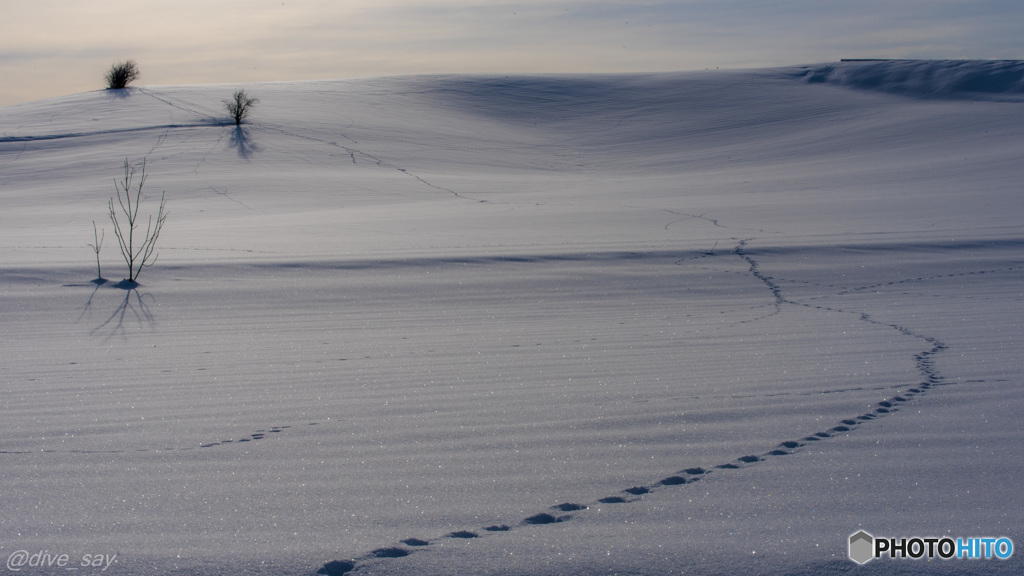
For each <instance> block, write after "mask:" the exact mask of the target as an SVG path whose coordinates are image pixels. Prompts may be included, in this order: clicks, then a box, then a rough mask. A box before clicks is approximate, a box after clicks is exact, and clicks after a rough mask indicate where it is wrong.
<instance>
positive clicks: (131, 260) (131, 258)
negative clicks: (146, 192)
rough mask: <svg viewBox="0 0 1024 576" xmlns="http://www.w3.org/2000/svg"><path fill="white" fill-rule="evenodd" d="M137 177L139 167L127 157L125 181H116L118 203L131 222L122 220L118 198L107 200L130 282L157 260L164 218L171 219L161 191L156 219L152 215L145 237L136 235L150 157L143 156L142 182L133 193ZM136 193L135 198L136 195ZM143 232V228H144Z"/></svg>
mask: <svg viewBox="0 0 1024 576" xmlns="http://www.w3.org/2000/svg"><path fill="white" fill-rule="evenodd" d="M134 178H135V168H133V167H132V166H130V165H129V164H128V159H127V158H125V160H124V180H121V181H118V180H114V188H115V189H116V190H117V203H118V205H119V206H120V207H121V212H120V213H121V214H123V215H124V218H125V220H127V224H126V225H124V224H122V223H121V221H120V220H118V212H117V210H115V208H114V199H113V198H111V199H110V201H109V202H108V203H107V204H108V208H109V209H110V221H111V222H113V223H114V234H115V235H116V236H117V242H118V245H119V246H120V247H121V255H122V256H124V261H125V264H127V265H128V278H127V281H128V282H129V283H132V284H134V283H135V282H137V281H138V278H139V273H140V272H142V269H143V268H148V267H149V266H152V265H153V264H154V263H155V262H156V255H155V252H154V250H155V249H156V240H157V238H159V237H160V231H161V230H163V227H164V221H165V220H166V219H167V210H166V205H165V202H164V195H163V193H161V194H160V208H159V209H158V210H157V214H156V220H154V219H153V216H152V215H150V216H149V222H148V224H146V233H145V234H144V235H142V236H141V241H137V240H140V239H138V238H136V235H135V230H136V228H138V227H139V224H140V222H139V221H138V217H139V204H140V203H141V202H142V187H143V185H145V183H146V159H145V158H143V159H142V172H141V174H140V175H139V183H138V185H137V186H135V191H134V192H132V180H133V179H134ZM133 195H134V198H132V196H133ZM140 232H141V230H140Z"/></svg>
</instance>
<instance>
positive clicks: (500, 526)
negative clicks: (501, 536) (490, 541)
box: [484, 524, 511, 532]
mask: <svg viewBox="0 0 1024 576" xmlns="http://www.w3.org/2000/svg"><path fill="white" fill-rule="evenodd" d="M484 530H487V531H488V532H508V531H509V530H511V528H509V527H508V526H506V525H504V524H495V525H494V526H488V527H487V528H484Z"/></svg>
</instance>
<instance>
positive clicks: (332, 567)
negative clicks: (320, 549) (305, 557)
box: [316, 560, 356, 576]
mask: <svg viewBox="0 0 1024 576" xmlns="http://www.w3.org/2000/svg"><path fill="white" fill-rule="evenodd" d="M355 567H356V563H355V562H343V561H341V560H331V561H330V562H328V563H326V564H324V565H323V566H321V567H320V569H319V570H317V571H316V573H317V574H321V575H322V576H345V574H348V573H349V572H351V571H352V570H354V569H355Z"/></svg>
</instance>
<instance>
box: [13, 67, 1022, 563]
mask: <svg viewBox="0 0 1024 576" xmlns="http://www.w3.org/2000/svg"><path fill="white" fill-rule="evenodd" d="M1020 70H1021V69H1020V65H1019V63H1014V62H1003V63H990V62H974V63H972V62H957V63H935V62H898V63H891V62H883V63H840V64H826V65H819V66H806V67H794V68H786V69H772V70H751V71H733V72H719V71H716V72H702V73H679V74H659V75H623V76H538V77H510V78H497V77H495V78H488V77H467V76H429V77H398V78H376V79H359V80H347V81H335V82H302V83H277V84H260V85H254V86H248V87H247V89H248V91H249V92H250V93H251V94H253V95H255V96H258V97H259V98H260V99H261V103H260V105H259V106H258V107H257V108H256V109H255V111H254V113H253V116H252V123H251V124H248V125H246V126H243V127H241V128H238V127H235V126H234V125H232V124H230V123H228V122H227V121H226V118H225V115H224V113H223V111H222V107H221V104H220V100H222V99H224V98H227V97H229V96H230V95H231V92H232V91H233V90H234V89H235V88H236V87H234V86H149V87H142V88H135V89H132V90H130V92H128V93H126V94H117V95H114V94H111V93H109V92H91V93H85V94H78V95H72V96H67V97H64V98H58V99H53V100H47V101H41V102H35V103H29V104H23V105H18V106H12V107H9V108H3V109H0V199H2V200H0V201H2V205H3V210H2V211H0V246H2V247H3V248H4V254H5V257H4V259H3V264H2V269H0V294H2V300H0V302H2V307H0V345H2V350H3V352H2V353H0V354H2V356H0V358H2V363H0V367H2V384H0V386H2V388H0V414H2V422H3V429H2V430H3V433H2V435H0V463H2V465H0V502H2V507H3V515H2V516H0V553H2V555H3V556H4V557H5V558H7V557H10V555H11V554H13V553H15V552H16V551H19V550H25V551H31V552H32V553H34V552H38V551H42V550H46V551H49V552H51V553H55V554H60V553H66V554H68V555H69V558H70V559H71V561H72V562H73V563H77V562H79V561H81V560H82V558H83V556H84V555H86V554H90V555H93V554H105V555H107V557H109V556H111V555H114V554H117V562H116V563H115V564H113V565H111V566H110V568H109V569H108V570H107V572H108V573H124V574H129V573H130V574H222V573H228V572H230V573H246V574H264V573H265V574H313V573H321V574H342V573H349V572H353V571H355V572H356V573H361V574H395V573H417V574H454V573H481V574H573V573H577V574H582V573H587V574H589V573H628V574H668V573H677V572H678V573H712V574H715V573H721V574H761V573H796V574H804V573H806V574H822V573H846V572H865V573H871V574H878V573H921V574H924V573H965V572H966V573H978V574H990V573H1006V574H1010V573H1019V572H1020V570H1021V561H1020V554H1015V555H1014V557H1013V558H1012V559H1010V560H1007V561H999V560H988V561H974V562H964V561H933V562H925V561H913V560H886V559H880V560H875V561H872V562H871V563H869V564H867V565H865V566H863V567H858V566H857V565H855V564H853V563H852V562H851V561H849V560H848V559H846V542H847V537H848V536H849V535H850V534H851V533H853V532H855V531H857V530H859V529H865V530H867V531H869V532H872V533H874V534H876V535H891V536H907V537H910V536H916V535H923V536H932V535H940V536H941V535H952V536H962V537H972V536H1008V537H1011V538H1013V539H1014V542H1015V543H1016V542H1021V541H1024V535H1022V527H1024V526H1022V525H1024V522H1022V519H1021V515H1020V513H1019V510H1021V509H1022V504H1024V498H1022V497H1021V496H1020V494H1019V489H1018V487H1019V480H1018V477H1019V471H1020V461H1021V457H1022V456H1024V449H1022V448H1021V446H1022V445H1024V443H1022V440H1024V438H1022V436H1024V427H1022V425H1021V420H1020V416H1019V414H1020V413H1021V410H1022V408H1024V406H1022V401H1021V400H1020V399H1019V395H1017V394H1016V388H1017V386H1018V384H1019V382H1020V381H1021V376H1022V374H1024V367H1022V363H1021V360H1020V358H1019V348H1020V345H1019V343H1020V342H1021V335H1022V326H1021V318H1022V317H1024V315H1022V313H1024V294H1022V291H1021V286H1022V283H1021V280H1022V278H1024V276H1022V272H1024V257H1022V256H1021V250H1020V249H1021V247H1022V245H1024V235H1022V229H1021V224H1020V222H1021V202H1020V194H1021V175H1022V169H1021V162H1020V159H1021V158H1022V157H1024V139H1022V135H1024V114H1022V109H1021V105H1022V104H1021V103H1020V102H1019V100H1020V96H1021V89H1020V82H1019V76H1020ZM1014 75H1016V76H1014ZM963 78H970V79H971V82H966V83H965V81H963ZM984 78H990V79H992V81H991V82H989V83H987V84H986V83H984V82H982V80H983V79H984ZM1013 78H1017V81H1016V82H1014V81H1013ZM977 86H987V87H988V92H987V93H982V94H980V95H979V91H980V90H979V89H977ZM981 92H984V91H981ZM993 93H998V94H997V96H998V97H994V96H992V94H993ZM125 158H128V159H129V160H130V161H131V162H133V163H134V162H136V161H140V160H141V159H142V158H146V167H147V175H148V181H147V188H146V190H147V200H148V201H149V202H150V203H151V204H150V205H149V206H155V201H156V199H158V198H159V194H160V192H162V191H166V196H167V199H168V207H169V209H170V217H169V218H168V221H167V227H166V229H165V231H164V234H163V236H162V237H161V239H160V244H159V251H160V256H159V260H158V262H157V264H156V265H155V266H154V267H152V268H149V269H146V270H145V271H144V272H143V274H142V277H141V281H142V286H141V287H139V288H138V289H137V290H131V291H125V290H122V289H119V288H116V287H114V286H113V284H114V283H113V282H107V283H96V282H92V280H93V279H94V278H95V260H94V254H93V252H92V250H91V249H90V248H89V247H87V246H86V244H88V243H89V242H91V241H92V222H93V221H95V222H96V224H97V225H98V226H100V227H105V228H106V241H105V243H104V246H103V250H102V252H101V259H102V260H103V272H104V276H106V277H107V278H111V279H114V280H118V279H120V278H121V277H122V274H123V271H122V269H123V263H119V262H118V259H119V255H118V254H117V249H116V245H115V244H114V239H113V234H112V230H111V227H110V224H109V222H108V221H107V220H106V202H107V199H108V198H109V197H110V196H111V195H113V192H114V189H113V182H112V181H113V179H114V178H116V177H118V176H119V175H120V170H121V165H122V163H123V162H124V160H125ZM562 504H565V506H561V507H558V505H562ZM538 515H540V516H538ZM544 515H546V516H544ZM553 520H562V521H559V522H555V521H553ZM506 528H507V529H506ZM463 532H465V533H467V534H461V533H463ZM453 533H454V534H458V535H462V536H469V535H470V534H469V533H471V534H473V535H475V536H476V537H474V538H459V537H454V538H453V537H450V535H451V534H453ZM90 558H91V556H90ZM23 572H24V573H26V574H49V573H54V574H56V573H61V574H66V573H67V571H66V570H64V568H61V567H56V568H55V567H53V566H51V567H49V568H40V567H34V566H31V567H25V568H24V570H23ZM77 573H88V574H92V573H96V574H98V573H101V568H94V567H91V566H90V567H80V568H79V570H77Z"/></svg>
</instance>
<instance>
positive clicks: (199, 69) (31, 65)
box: [0, 0, 1024, 106]
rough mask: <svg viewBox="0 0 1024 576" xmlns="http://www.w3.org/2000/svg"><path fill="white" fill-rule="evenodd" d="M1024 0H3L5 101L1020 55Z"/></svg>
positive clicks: (0, 55) (0, 62) (0, 79)
mask: <svg viewBox="0 0 1024 576" xmlns="http://www.w3.org/2000/svg"><path fill="white" fill-rule="evenodd" d="M1020 22H1024V2H1020V0H856V1H853V0H843V1H833V0H788V1H787V0H778V1H773V0H683V1H675V2H673V1H644V0H640V1H637V0H631V1H621V0H526V1H501V0H497V1H484V0H283V1H282V0H177V1H173V0H159V1H158V0H89V1H85V0H0V106H9V105H13V104H17V103H20V102H28V101H33V100H40V99H44V98H51V97H55V96H61V95H65V94H73V93H78V92H85V91H89V90H98V89H102V88H103V75H104V73H105V72H106V71H107V70H108V69H109V68H110V66H111V64H113V63H114V62H116V61H121V60H126V59H133V60H135V61H136V62H137V63H138V66H139V69H140V71H141V73H142V74H141V77H140V78H139V80H138V81H137V82H136V84H137V85H141V86H145V85H166V84H244V83H247V82H265V81H288V80H319V79H333V78H349V77H360V76H388V75H396V74H433V73H471V74H530V73H609V72H611V73H617V72H661V71H676V70H702V69H705V68H716V67H719V68H752V67H767V66H787V65H796V64H813V63H821V62H831V61H836V60H839V59H841V58H934V59H946V58H949V59H1024V35H1021V34H1020V30H1019V23H1020Z"/></svg>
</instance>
